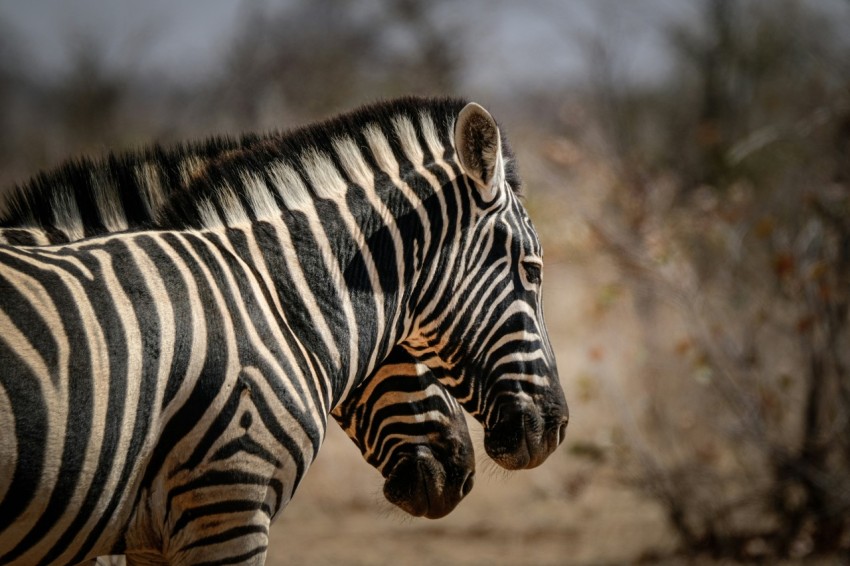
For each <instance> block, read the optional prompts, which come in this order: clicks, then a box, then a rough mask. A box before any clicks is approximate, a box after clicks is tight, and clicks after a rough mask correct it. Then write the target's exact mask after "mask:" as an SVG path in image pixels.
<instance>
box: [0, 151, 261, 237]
mask: <svg viewBox="0 0 850 566" xmlns="http://www.w3.org/2000/svg"><path fill="white" fill-rule="evenodd" d="M263 139H267V138H266V137H261V136H258V135H255V134H249V135H244V136H242V137H240V138H234V137H227V136H218V137H211V138H208V139H206V140H203V141H199V142H184V143H178V144H175V145H173V146H170V147H163V146H162V145H159V144H154V145H151V146H148V147H145V148H142V149H139V150H135V151H127V152H123V153H110V154H108V155H106V156H105V157H100V158H92V157H86V156H83V157H77V158H74V159H71V160H68V161H66V162H64V163H62V164H60V165H59V166H58V167H55V168H53V169H49V170H46V171H42V172H39V173H38V174H37V175H35V176H34V177H33V178H31V179H29V180H28V181H26V182H24V183H21V184H18V185H16V186H13V187H12V188H11V189H10V190H8V191H5V192H4V194H3V193H0V228H22V227H31V228H36V229H39V230H44V231H46V232H47V233H54V234H57V235H58V239H59V241H62V240H66V239H68V237H70V239H71V240H74V239H79V238H82V237H84V236H88V235H93V234H101V233H105V232H116V231H120V230H125V229H127V228H129V227H136V226H145V225H147V224H150V223H151V222H152V221H153V219H154V218H155V215H156V213H157V212H158V210H159V209H160V208H161V207H162V206H163V205H164V203H165V202H167V201H168V200H169V199H170V198H171V194H172V193H173V192H174V191H176V190H177V189H178V188H180V187H182V186H185V185H187V184H189V183H190V182H191V181H192V179H193V178H194V177H195V176H196V175H198V174H199V172H200V171H201V170H203V168H204V167H205V166H206V165H207V164H208V163H210V162H211V161H213V160H214V159H217V158H219V157H221V156H222V155H226V154H227V153H228V152H234V151H239V150H241V149H243V148H246V147H249V146H251V145H253V144H256V143H259V142H260V140H263ZM63 234H64V236H63Z"/></svg>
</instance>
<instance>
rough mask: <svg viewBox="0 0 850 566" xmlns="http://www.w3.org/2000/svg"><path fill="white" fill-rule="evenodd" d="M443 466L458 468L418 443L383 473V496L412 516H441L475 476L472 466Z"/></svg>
mask: <svg viewBox="0 0 850 566" xmlns="http://www.w3.org/2000/svg"><path fill="white" fill-rule="evenodd" d="M447 467H448V468H449V470H450V472H458V471H460V470H452V466H451V464H450V463H448V466H446V465H444V464H443V463H441V462H440V461H439V460H438V459H437V458H435V456H434V455H433V453H432V452H431V451H430V450H427V449H423V448H422V447H420V448H419V449H418V450H417V452H416V453H415V454H413V455H410V456H407V455H405V456H402V457H401V458H400V459H399V460H398V462H397V463H396V464H395V466H393V467H392V469H391V470H390V472H389V473H388V474H387V475H386V481H385V482H384V497H386V498H387V500H388V501H389V502H390V503H392V504H394V505H396V506H398V507H400V508H401V509H403V510H404V511H406V512H407V513H409V514H410V515H413V516H414V517H426V518H428V519H439V518H440V517H444V516H446V515H448V514H449V513H450V512H451V511H452V510H453V509H454V508H455V507H456V506H457V504H458V503H460V501H461V500H462V499H463V498H464V497H465V496H466V494H467V493H469V491H470V490H471V489H472V484H473V482H474V476H475V472H474V470H463V471H460V473H459V474H458V473H447V471H446V469H447ZM456 478H462V481H460V482H458V481H457V480H456ZM455 484H458V485H455Z"/></svg>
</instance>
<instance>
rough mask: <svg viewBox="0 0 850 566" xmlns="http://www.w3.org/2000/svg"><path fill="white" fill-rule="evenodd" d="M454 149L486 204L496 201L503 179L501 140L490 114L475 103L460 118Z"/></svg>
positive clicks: (468, 106)
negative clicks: (494, 199)
mask: <svg viewBox="0 0 850 566" xmlns="http://www.w3.org/2000/svg"><path fill="white" fill-rule="evenodd" d="M455 149H456V150H457V155H458V159H459V161H460V165H461V167H463V170H464V172H465V173H466V174H467V175H468V176H469V177H470V178H472V180H473V181H475V184H476V185H477V186H478V189H479V190H480V191H481V193H482V196H483V197H484V200H485V201H490V200H492V199H493V198H495V197H496V195H497V193H498V189H499V185H500V184H501V179H502V178H503V177H504V170H503V168H504V166H503V164H502V139H501V136H500V134H499V126H497V125H496V121H495V120H494V119H493V117H492V116H490V113H489V112H487V111H486V110H484V108H482V107H481V106H480V105H478V104H476V103H474V102H470V103H469V104H467V105H466V106H464V107H463V110H461V111H460V114H458V117H457V122H456V123H455Z"/></svg>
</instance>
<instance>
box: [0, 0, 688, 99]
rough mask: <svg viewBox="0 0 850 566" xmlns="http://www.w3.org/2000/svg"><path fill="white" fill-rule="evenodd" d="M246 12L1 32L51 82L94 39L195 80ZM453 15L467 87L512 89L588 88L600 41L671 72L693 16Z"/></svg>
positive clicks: (109, 50)
mask: <svg viewBox="0 0 850 566" xmlns="http://www.w3.org/2000/svg"><path fill="white" fill-rule="evenodd" d="M244 2H245V0H243V1H242V2H239V1H231V0H181V1H175V0H144V1H138V0H71V1H68V0H18V1H13V0H0V22H2V23H5V24H6V25H7V26H10V27H11V31H12V32H13V33H14V37H15V39H16V46H17V47H18V48H19V50H20V52H21V53H23V54H24V56H25V57H26V58H27V59H29V60H31V61H32V64H33V66H34V67H35V68H36V69H43V70H44V71H45V72H47V73H53V72H55V71H57V70H61V68H62V67H63V65H65V64H66V62H67V58H68V53H69V51H70V50H71V49H72V46H73V45H74V42H75V41H79V39H80V38H82V37H87V38H91V39H93V40H94V41H95V42H96V45H97V46H98V47H99V48H100V49H101V50H102V51H101V52H102V55H103V57H104V60H105V61H106V62H107V64H109V65H115V66H125V65H132V66H134V69H135V70H139V71H146V70H165V71H167V72H168V73H169V74H171V75H173V76H176V77H180V78H187V79H192V78H195V77H201V76H203V75H204V74H205V73H207V72H209V71H211V70H213V69H214V68H215V65H216V63H217V61H218V60H220V59H221V57H222V56H223V54H224V50H225V49H226V46H227V44H228V42H229V40H230V38H231V37H232V34H233V31H234V24H236V23H237V22H238V21H239V19H240V14H241V13H242V11H243V9H244V8H245V7H246V4H244ZM253 2H254V3H262V4H265V5H267V6H271V7H274V6H278V5H284V6H285V5H286V4H287V3H289V2H288V0H278V1H275V0H262V1H261V2H260V0H253ZM683 5H684V8H683ZM451 6H452V13H451V14H446V15H445V16H444V17H452V18H459V19H461V20H462V21H464V22H467V23H466V24H465V26H466V28H467V29H468V30H469V38H470V41H469V42H468V45H467V49H468V53H467V60H469V61H476V62H481V64H475V65H473V66H472V68H471V69H470V70H469V75H468V77H467V79H466V82H467V83H468V85H470V86H475V85H480V86H484V85H488V86H491V87H492V86H493V85H502V86H503V87H504V88H513V87H515V86H516V85H517V84H518V83H532V84H534V83H538V82H550V81H554V82H564V81H567V80H575V79H581V78H583V77H584V76H586V74H587V69H586V64H587V63H586V59H587V57H586V54H585V52H583V49H584V47H583V46H584V45H585V44H586V42H587V40H588V38H589V37H591V36H592V35H594V34H596V35H599V34H601V35H602V37H605V38H606V41H614V42H615V44H616V45H619V46H621V47H623V48H624V49H623V50H622V51H623V54H624V56H625V59H624V61H625V65H626V67H630V68H631V69H626V70H627V71H630V72H634V73H635V74H637V75H641V74H649V75H652V74H653V73H656V72H658V71H659V70H660V69H663V63H664V62H663V59H664V48H663V44H661V43H660V41H659V36H658V33H657V32H658V29H659V27H660V26H659V24H662V23H663V22H665V21H669V20H671V19H673V18H680V17H689V16H691V17H692V16H693V10H692V9H691V10H689V9H688V8H687V3H681V2H676V0H639V1H632V0H630V1H629V2H615V1H613V0H571V1H570V2H565V1H563V0H526V1H524V2H512V1H510V0H488V1H478V2H471V3H466V2H463V3H462V2H458V3H457V4H453V5H451ZM455 6H457V7H456V8H455ZM455 10H456V11H455Z"/></svg>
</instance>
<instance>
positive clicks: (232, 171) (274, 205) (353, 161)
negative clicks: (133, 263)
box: [157, 97, 519, 229]
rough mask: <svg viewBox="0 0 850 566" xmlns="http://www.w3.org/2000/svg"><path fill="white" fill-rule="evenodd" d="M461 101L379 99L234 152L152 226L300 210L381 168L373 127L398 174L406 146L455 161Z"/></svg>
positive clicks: (217, 222)
mask: <svg viewBox="0 0 850 566" xmlns="http://www.w3.org/2000/svg"><path fill="white" fill-rule="evenodd" d="M465 105H466V101H465V100H462V99H455V98H414V97H406V98H401V99H397V100H393V101H388V102H379V103H376V104H372V105H369V106H364V107H361V108H359V109H357V110H354V111H353V112H350V113H346V114H341V115H339V116H336V117H334V118H331V119H329V120H326V121H324V122H319V123H316V124H312V125H309V126H306V127H303V128H299V129H296V130H293V131H290V132H288V133H287V134H284V135H281V136H278V137H276V138H274V139H273V140H269V141H268V142H264V143H260V144H257V145H255V146H252V147H250V148H248V149H246V150H244V151H239V152H235V153H232V154H230V155H228V156H226V157H224V158H222V159H220V160H218V161H217V162H216V163H214V164H212V165H211V166H210V167H208V168H206V169H205V170H204V172H203V174H202V175H201V176H199V177H198V179H196V181H195V183H193V184H192V185H191V186H189V187H186V188H185V189H184V190H181V191H180V192H179V193H175V195H174V197H175V198H174V199H172V201H171V202H169V204H168V205H167V206H165V207H164V208H163V211H162V214H161V215H160V217H159V218H158V219H157V225H158V226H162V227H167V228H177V229H179V228H214V227H219V226H226V225H230V224H233V223H238V222H240V221H242V222H251V221H254V220H257V219H263V218H269V217H273V216H276V215H279V214H280V212H281V211H282V210H289V209H293V208H295V209H297V208H300V206H301V205H302V204H303V203H304V202H305V201H306V200H307V199H314V198H316V197H319V198H331V199H333V198H336V197H338V196H341V195H343V194H344V192H345V189H346V187H348V186H349V185H350V184H352V183H355V184H358V183H361V182H363V179H362V178H361V177H360V176H359V175H358V174H357V173H358V172H362V171H364V170H365V169H366V168H368V169H371V170H372V171H375V170H377V169H379V168H380V167H379V166H378V165H377V164H376V160H378V161H380V159H381V158H380V156H379V155H376V153H380V151H375V148H374V134H375V132H376V131H377V132H380V134H381V135H382V140H385V142H386V147H385V148H384V151H386V152H387V153H390V152H391V153H392V157H393V158H394V159H395V161H396V162H398V163H399V164H400V166H401V170H402V177H404V170H405V169H406V168H408V167H414V166H418V164H416V165H414V164H412V163H410V162H409V160H408V157H407V156H408V155H411V153H408V152H409V151H412V154H414V155H416V154H417V152H418V153H419V154H422V152H423V151H424V152H428V151H434V150H436V151H441V152H442V154H441V155H432V156H430V159H432V160H433V159H444V160H446V161H452V160H453V159H454V147H453V143H454V142H453V129H454V122H455V119H456V117H457V115H458V113H459V112H460V110H461V109H462V108H463V107H464V106H465ZM370 136H371V137H370ZM429 142H430V143H429ZM414 145H415V146H416V147H415V148H413V147H411V146H414ZM503 147H504V148H505V150H506V151H505V156H504V157H505V159H504V161H505V163H509V164H510V165H509V166H506V174H507V176H508V182H509V184H510V185H511V186H512V187H513V188H514V190H518V189H519V181H518V178H517V175H516V172H515V168H514V166H513V163H514V159H513V154H512V153H511V151H510V148H509V147H508V146H507V144H506V143H505V145H504V146H503ZM370 149H371V151H370ZM426 161H427V159H426Z"/></svg>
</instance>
